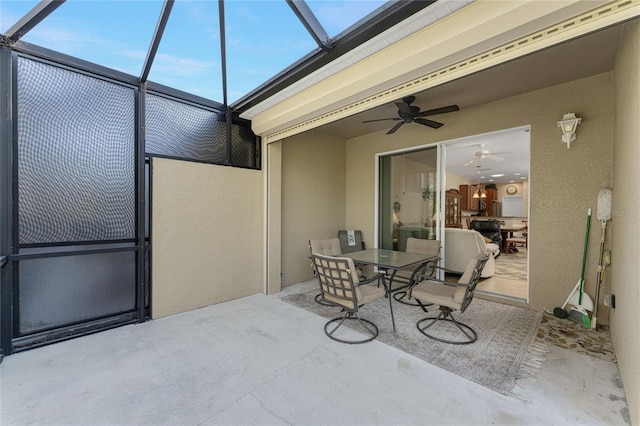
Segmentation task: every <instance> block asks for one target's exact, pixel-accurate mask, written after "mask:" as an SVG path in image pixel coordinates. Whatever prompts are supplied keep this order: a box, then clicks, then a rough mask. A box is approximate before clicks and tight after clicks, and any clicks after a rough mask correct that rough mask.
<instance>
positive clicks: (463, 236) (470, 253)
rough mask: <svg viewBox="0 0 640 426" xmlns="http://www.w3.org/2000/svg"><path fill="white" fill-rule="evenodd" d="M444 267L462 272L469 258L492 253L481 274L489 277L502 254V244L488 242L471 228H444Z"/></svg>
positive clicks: (483, 276)
mask: <svg viewBox="0 0 640 426" xmlns="http://www.w3.org/2000/svg"><path fill="white" fill-rule="evenodd" d="M444 236H445V244H444V267H445V268H447V269H449V270H452V271H455V272H459V273H460V274H462V273H463V272H464V270H465V268H466V266H467V263H468V262H469V260H471V259H474V258H475V257H476V256H477V255H478V254H479V253H488V254H490V256H489V260H487V263H486V264H485V266H484V269H483V270H482V274H481V275H480V276H481V277H482V278H488V277H491V276H493V274H494V264H495V261H494V259H495V257H496V256H497V255H498V254H500V246H498V245H497V244H494V243H486V242H485V240H484V238H483V236H482V235H481V234H480V233H479V232H478V231H474V230H471V229H458V228H446V229H445V230H444Z"/></svg>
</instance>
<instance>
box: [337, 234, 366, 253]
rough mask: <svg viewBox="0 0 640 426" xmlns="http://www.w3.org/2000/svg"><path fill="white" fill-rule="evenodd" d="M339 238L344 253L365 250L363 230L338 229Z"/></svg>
mask: <svg viewBox="0 0 640 426" xmlns="http://www.w3.org/2000/svg"><path fill="white" fill-rule="evenodd" d="M338 239H339V240H340V249H341V250H342V253H351V252H354V251H360V250H364V242H363V241H362V231H354V230H345V231H338Z"/></svg>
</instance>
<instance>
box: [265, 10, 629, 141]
mask: <svg viewBox="0 0 640 426" xmlns="http://www.w3.org/2000/svg"><path fill="white" fill-rule="evenodd" d="M534 3H535V4H534ZM594 5H595V6H596V8H593V7H594ZM527 6H529V7H527ZM542 6H544V9H545V10H541V9H543V7H542ZM532 8H533V9H532ZM587 9H588V10H587ZM532 10H535V11H536V12H537V14H532ZM482 16H485V17H487V19H486V21H488V22H485V23H483V22H482V19H478V18H482ZM637 16H640V0H617V1H611V2H602V1H601V2H585V1H573V2H572V1H566V2H540V1H536V0H530V1H519V2H495V1H485V0H478V1H476V2H474V3H472V4H471V5H470V6H469V7H466V8H463V9H461V10H459V11H458V12H456V13H454V14H452V15H448V16H447V18H446V19H445V20H444V21H446V22H445V23H446V25H447V26H444V27H443V26H442V25H440V26H438V25H431V26H430V27H428V28H423V29H422V30H421V31H420V32H418V33H414V34H413V36H411V37H408V38H405V39H404V40H398V42H396V43H395V45H393V46H391V47H389V48H386V49H384V50H382V51H380V52H378V53H377V54H376V55H383V54H385V52H388V51H391V50H395V51H396V52H403V50H402V49H406V46H403V43H407V44H409V43H413V44H414V46H415V45H416V43H417V45H421V42H422V44H427V43H428V42H429V43H430V42H432V40H438V42H441V43H440V45H438V46H436V47H438V48H439V49H443V47H442V46H446V48H444V49H445V50H444V53H443V52H440V51H438V50H437V49H435V48H434V49H433V50H428V53H429V55H426V54H425V53H424V52H418V54H416V55H413V57H412V56H411V55H406V54H400V55H399V56H400V59H399V60H400V61H404V62H406V63H408V64H410V65H412V66H411V67H410V68H407V70H408V72H407V73H405V74H403V77H407V75H408V74H410V73H411V72H412V71H413V72H414V73H415V72H416V70H418V71H420V72H421V74H420V76H419V77H416V78H413V79H405V80H403V81H398V78H397V77H396V76H391V78H386V85H385V87H376V86H375V84H372V83H371V81H373V80H375V79H378V80H380V79H381V78H384V76H385V75H389V71H388V70H383V71H382V72H380V69H371V67H368V66H367V64H363V63H366V62H367V61H368V60H370V59H371V58H372V57H371V56H370V57H366V58H364V59H363V60H360V62H358V63H356V64H354V65H353V66H351V67H350V68H347V69H345V70H342V71H341V72H340V73H339V74H341V75H333V76H329V77H327V76H325V77H324V78H325V79H321V80H320V81H318V82H317V83H316V85H317V86H318V87H320V89H321V90H320V91H318V90H316V89H317V87H314V86H311V87H308V88H306V90H305V91H306V92H308V93H304V91H303V92H299V93H293V94H289V97H286V96H285V98H284V99H281V100H280V101H279V102H278V103H276V104H274V105H273V106H272V107H271V108H268V109H265V110H264V111H263V112H262V113H259V114H256V115H254V116H253V127H254V132H256V133H257V134H259V135H261V136H263V137H266V138H267V141H268V142H273V141H276V140H280V139H282V138H285V137H289V136H293V135H295V134H298V133H301V132H304V131H307V130H310V129H313V128H315V127H318V126H321V125H323V124H327V123H330V122H332V121H335V120H338V119H341V118H344V117H347V116H349V115H352V114H355V113H358V112H362V111H364V110H367V109H369V108H372V107H375V106H378V105H382V104H384V103H388V102H393V101H395V100H397V99H400V98H401V97H403V96H406V95H408V94H411V93H415V92H417V91H421V90H426V89H428V88H430V87H435V86H437V85H440V84H443V83H446V82H448V81H452V80H454V79H457V78H461V77H463V76H465V75H469V74H472V73H474V72H478V71H480V70H483V69H486V68H489V67H491V66H494V65H497V64H500V63H502V62H506V61H509V60H513V59H515V58H517V57H520V56H523V55H526V54H530V53H532V52H535V51H538V50H541V49H544V48H546V47H549V46H552V45H555V44H558V43H561V42H563V41H566V40H570V39H572V38H575V37H578V36H580V35H584V34H587V33H589V32H592V31H595V30H597V29H600V28H604V27H607V26H609V25H614V24H616V23H619V22H622V21H625V20H628V19H631V18H634V17H637ZM490 17H492V18H493V19H498V20H500V19H503V20H504V22H505V23H504V25H496V23H495V22H490V21H491V19H490ZM507 18H508V20H507ZM478 21H480V22H481V23H480V24H477V25H476V23H477V22H478ZM441 22H442V21H440V22H437V24H441ZM549 22H554V23H553V25H549ZM483 24H485V25H483ZM543 24H544V26H543ZM405 25H406V24H404V23H401V24H399V26H405ZM472 25H475V27H471V26H472ZM534 26H536V27H537V28H536V30H535V31H534V30H533V28H532V27H534ZM436 27H437V28H436ZM442 28H445V29H448V31H447V34H445V35H444V36H443V32H442ZM456 28H466V29H467V31H466V33H465V34H462V33H464V31H462V30H460V31H456V30H455V29H456ZM394 29H395V28H394ZM394 29H392V30H390V31H393V30H394ZM488 30H489V32H487V31H488ZM474 31H475V33H474ZM491 31H493V33H491ZM474 36H475V37H476V38H475V40H477V41H478V43H477V44H476V45H475V46H474V48H475V49H471V48H467V49H465V48H462V47H461V46H462V45H461V42H464V40H469V39H473V37H474ZM456 38H457V39H456ZM505 40H506V41H505ZM454 41H455V42H457V44H458V46H457V50H456V51H454V50H455V49H456V47H455V45H456V43H454ZM434 43H436V42H434ZM488 43H491V46H488ZM468 45H469V46H470V45H471V43H469V44H468ZM447 48H449V49H452V50H451V51H450V52H449V54H448V55H447V54H446V53H447V52H446V49H447ZM474 50H475V51H474ZM433 52H436V53H443V54H442V55H441V56H437V55H432V53H433ZM420 53H422V54H420ZM452 59H455V60H452ZM447 60H448V62H447ZM416 61H422V63H419V62H416ZM387 65H389V64H387ZM358 67H361V68H360V69H358ZM350 72H351V74H350V75H349V73H350ZM354 76H357V78H356V77H354ZM367 78H369V81H367ZM394 78H395V79H394ZM335 79H340V80H338V81H336V80H335ZM331 80H333V81H331ZM365 83H369V84H370V86H369V88H368V89H367V87H365ZM327 84H328V85H333V86H334V87H337V88H338V89H336V90H334V92H337V93H339V94H341V95H342V99H341V100H342V104H341V105H335V101H334V103H333V104H332V103H331V101H332V98H331V97H332V96H333V98H334V99H335V97H336V93H328V91H327V90H326V87H327V86H326V85H327ZM323 85H325V87H324V89H325V90H324V91H323V90H322V87H321V86H323ZM378 86H382V84H379V85H378ZM314 90H316V93H313V91H314ZM366 92H368V93H366ZM363 94H365V95H364V96H363ZM358 95H360V97H359V98H358V99H354V97H355V96H358ZM367 95H369V96H367ZM321 98H324V99H321Z"/></svg>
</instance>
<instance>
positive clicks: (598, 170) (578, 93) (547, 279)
mask: <svg viewBox="0 0 640 426" xmlns="http://www.w3.org/2000/svg"><path fill="white" fill-rule="evenodd" d="M567 112H575V113H576V114H577V115H578V116H579V117H582V118H583V123H582V124H581V125H580V127H579V128H578V132H577V134H578V136H577V140H576V141H575V142H574V143H572V145H571V149H569V150H568V149H567V146H566V144H564V143H562V141H561V132H560V129H559V128H558V127H557V126H556V122H557V121H558V120H560V119H561V118H562V116H563V114H565V113H567ZM612 118H613V96H612V74H611V73H605V74H601V75H597V76H594V77H590V78H585V79H582V80H578V81H574V82H570V83H566V84H562V85H559V86H554V87H550V88H546V89H543V90H539V91H535V92H531V93H528V94H524V95H521V96H516V97H512V98H507V99H503V100H500V101H497V102H493V103H490V104H485V105H481V106H477V107H473V108H469V109H466V110H465V109H463V110H462V111H460V112H456V113H454V114H447V117H446V120H445V123H446V125H445V126H444V127H442V128H441V129H438V130H431V129H425V128H424V127H423V126H405V127H404V128H403V129H401V131H398V132H396V133H394V134H393V135H385V132H384V131H382V132H377V133H371V134H368V135H365V136H362V137H358V138H354V139H351V140H349V141H347V205H346V221H347V223H348V224H349V226H354V227H359V228H361V229H362V230H363V231H364V233H365V238H367V240H369V241H372V239H373V236H374V213H375V209H376V207H375V203H374V191H373V187H374V185H375V176H374V167H375V157H374V156H375V154H376V153H379V152H386V151H391V150H395V149H399V148H402V147H410V146H415V145H423V144H427V143H435V142H440V141H447V140H453V139H457V138H461V137H465V136H471V135H475V134H481V133H487V132H492V131H497V130H503V129H509V128H514V127H519V126H524V125H531V171H530V191H531V192H530V200H529V201H530V203H531V206H530V208H531V216H530V222H529V227H530V240H529V248H530V271H529V272H530V289H531V293H530V306H531V307H532V308H534V309H541V308H543V307H546V308H551V309H552V308H553V307H555V306H559V305H561V304H562V303H563V302H564V300H565V299H566V297H567V295H568V294H569V292H570V291H571V290H572V288H573V287H574V286H575V284H576V282H577V281H578V279H579V278H580V267H581V260H582V249H583V243H584V231H585V224H586V214H587V209H588V208H589V207H591V208H594V209H595V207H596V200H597V193H598V191H599V190H600V189H601V188H603V187H608V186H610V185H611V164H612V132H613V130H612V129H613V128H612V126H613V120H612ZM594 211H595V210H594ZM593 222H594V223H593V224H592V227H591V238H590V250H589V255H588V258H587V270H586V281H587V283H586V290H587V292H589V293H590V294H591V295H593V294H594V289H595V282H594V280H593V277H594V276H595V268H596V266H597V263H598V262H597V255H598V242H599V233H598V230H599V224H597V223H595V222H596V221H593ZM606 311H607V310H606V308H605V309H603V310H602V311H601V316H602V321H603V322H606V320H607V312H606ZM599 320H600V318H599Z"/></svg>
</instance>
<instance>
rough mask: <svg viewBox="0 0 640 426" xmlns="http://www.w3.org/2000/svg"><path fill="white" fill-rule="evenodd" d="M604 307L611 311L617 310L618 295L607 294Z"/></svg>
mask: <svg viewBox="0 0 640 426" xmlns="http://www.w3.org/2000/svg"><path fill="white" fill-rule="evenodd" d="M603 302H604V306H607V307H609V308H611V309H615V308H616V295H615V294H605V295H604V300H603Z"/></svg>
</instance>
